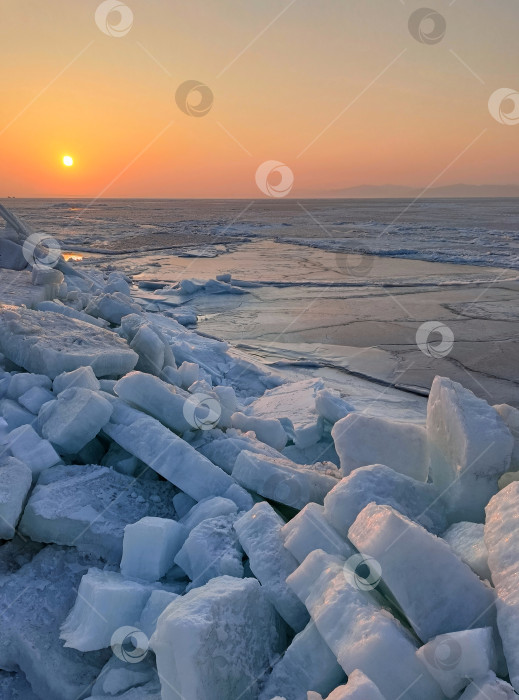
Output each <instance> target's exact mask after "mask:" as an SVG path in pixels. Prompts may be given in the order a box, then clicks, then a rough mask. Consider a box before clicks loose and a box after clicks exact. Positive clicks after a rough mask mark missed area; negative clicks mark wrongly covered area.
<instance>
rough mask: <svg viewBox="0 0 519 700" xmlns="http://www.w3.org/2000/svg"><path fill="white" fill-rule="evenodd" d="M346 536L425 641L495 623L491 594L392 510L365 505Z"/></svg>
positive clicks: (444, 548)
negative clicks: (373, 566)
mask: <svg viewBox="0 0 519 700" xmlns="http://www.w3.org/2000/svg"><path fill="white" fill-rule="evenodd" d="M348 537H349V538H350V540H351V541H352V542H353V544H354V545H355V546H356V547H357V549H358V550H359V552H362V553H363V555H365V556H368V555H369V556H370V557H373V558H374V559H375V560H376V561H377V562H378V566H379V567H380V568H381V570H382V578H383V581H384V583H385V584H386V585H387V587H388V588H389V590H390V591H391V593H392V594H393V596H394V597H395V599H396V601H397V603H398V605H399V606H400V608H401V610H402V612H403V614H404V615H405V616H406V617H407V619H408V620H409V624H410V625H411V627H412V628H413V629H414V631H415V632H416V634H417V635H418V637H419V638H420V639H421V640H422V641H423V642H427V641H429V640H430V639H432V638H433V637H436V636H437V635H438V634H445V633H447V632H457V631H460V630H465V629H470V628H472V627H482V626H485V627H487V626H494V625H495V617H496V614H495V607H494V602H495V595H494V592H493V590H492V589H491V588H489V587H487V586H485V584H484V583H483V582H482V581H481V579H480V578H479V577H478V576H476V574H475V573H474V572H473V571H472V570H471V569H469V567H468V566H467V565H466V564H464V563H463V562H462V561H460V560H459V559H458V557H457V556H456V555H455V554H454V552H453V551H452V549H451V548H450V547H449V545H448V544H447V543H446V542H444V540H442V539H440V538H439V537H435V536H434V535H432V534H431V533H429V532H427V530H425V528H423V527H422V526H421V525H418V524H416V523H414V522H412V521H411V520H408V519H407V518H405V517H404V516H403V515H401V514H400V513H398V512H397V511H395V510H394V509H393V508H391V507H389V506H379V505H376V504H375V503H371V504H370V505H368V506H366V507H365V508H364V510H363V511H362V512H361V513H360V515H359V516H358V518H357V520H356V521H355V522H354V523H353V525H352V526H351V528H350V530H349V533H348ZM411 571H412V575H411ZM460 591H463V597H462V599H460V597H459V596H460Z"/></svg>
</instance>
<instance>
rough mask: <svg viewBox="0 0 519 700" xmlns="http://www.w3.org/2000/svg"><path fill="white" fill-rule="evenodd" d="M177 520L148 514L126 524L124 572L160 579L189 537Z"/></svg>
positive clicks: (130, 574)
mask: <svg viewBox="0 0 519 700" xmlns="http://www.w3.org/2000/svg"><path fill="white" fill-rule="evenodd" d="M186 535H187V532H186V529H185V527H184V526H183V525H181V524H180V523H178V522H177V521H176V520H170V519H168V518H153V517H150V516H147V517H145V518H141V519H140V520H138V521H137V522H136V523H131V524H130V525H126V527H125V528H124V539H123V557H122V559H121V573H122V574H123V575H124V576H126V577H129V578H137V579H143V580H145V581H158V580H159V579H160V578H162V577H163V576H164V575H165V573H166V572H167V571H168V570H169V569H171V567H172V566H173V560H174V559H175V556H176V555H177V554H178V552H179V550H180V548H181V547H182V545H183V543H184V541H185V539H186Z"/></svg>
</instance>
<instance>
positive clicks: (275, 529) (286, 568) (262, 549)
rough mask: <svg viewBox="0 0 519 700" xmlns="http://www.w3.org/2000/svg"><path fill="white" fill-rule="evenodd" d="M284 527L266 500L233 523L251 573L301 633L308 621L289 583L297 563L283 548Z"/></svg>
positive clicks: (282, 614) (273, 602)
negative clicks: (288, 577)
mask: <svg viewBox="0 0 519 700" xmlns="http://www.w3.org/2000/svg"><path fill="white" fill-rule="evenodd" d="M283 525H284V522H283V520H282V518H281V517H280V516H279V515H278V514H277V513H276V512H275V511H274V509H273V508H272V507H271V506H270V505H269V504H268V503H266V502H265V501H262V502H261V503H256V505H255V506H254V508H252V509H251V510H250V511H249V512H248V513H245V515H242V516H241V518H239V519H238V520H237V521H236V522H235V523H234V527H235V529H236V532H237V533H238V538H239V540H240V544H241V546H242V547H243V549H244V550H245V552H246V554H247V555H248V557H249V560H250V568H251V571H252V573H253V574H254V576H256V578H257V579H258V580H259V581H260V583H261V585H262V586H263V588H264V589H265V592H266V594H267V597H268V598H269V600H270V601H271V603H272V605H273V606H274V607H275V608H276V610H277V611H278V613H279V614H280V615H281V617H282V618H283V619H284V620H285V621H286V622H288V624H289V625H290V627H292V629H293V630H295V631H296V632H300V631H301V630H302V629H303V628H304V627H305V625H306V624H307V622H308V614H307V612H306V610H305V608H304V606H303V605H302V604H301V603H300V602H299V601H298V600H297V598H296V596H295V595H294V593H292V591H291V590H290V588H289V587H288V586H287V584H286V578H287V576H289V574H291V573H292V572H293V571H294V570H295V569H296V568H297V565H298V562H297V560H296V559H295V558H294V557H293V556H292V555H291V554H290V552H289V551H288V550H287V549H285V547H284V546H283V536H282V534H281V528H282V527H283Z"/></svg>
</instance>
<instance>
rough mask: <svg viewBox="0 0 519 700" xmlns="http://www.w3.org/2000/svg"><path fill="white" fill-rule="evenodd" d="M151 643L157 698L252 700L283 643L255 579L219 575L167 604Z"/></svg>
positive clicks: (281, 628) (280, 630) (256, 695)
mask: <svg viewBox="0 0 519 700" xmlns="http://www.w3.org/2000/svg"><path fill="white" fill-rule="evenodd" d="M179 640H181V642H180V643H179ZM151 645H152V648H153V651H154V652H155V654H156V657H157V668H158V671H159V676H160V678H161V684H162V700H179V698H182V697H184V698H189V700H222V699H223V698H229V699H230V698H238V697H239V698H240V700H255V698H257V697H258V690H259V683H260V681H261V679H262V676H263V675H264V674H266V672H267V671H268V669H269V668H270V667H271V665H272V663H273V661H274V660H275V658H276V657H277V655H278V654H279V653H280V652H281V651H282V649H283V648H284V646H285V639H284V630H283V627H282V625H281V621H280V620H279V618H278V617H277V614H276V612H275V610H274V608H273V607H272V605H271V604H270V603H269V601H268V599H267V597H266V595H265V592H264V590H263V587H262V586H260V584H259V583H258V581H256V580H255V579H252V578H248V579H238V578H232V577H230V576H222V577H219V578H215V579H212V581H209V583H207V584H206V585H205V586H202V587H201V588H196V589H194V590H192V591H190V592H189V593H187V594H186V595H184V596H182V597H181V598H178V599H177V600H176V601H174V602H173V603H171V604H170V605H169V606H168V607H167V608H166V610H165V611H164V612H163V613H162V615H161V616H160V617H159V620H158V623H157V629H156V631H155V634H154V635H153V637H152V638H151Z"/></svg>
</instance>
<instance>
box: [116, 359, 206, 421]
mask: <svg viewBox="0 0 519 700" xmlns="http://www.w3.org/2000/svg"><path fill="white" fill-rule="evenodd" d="M114 391H115V393H116V394H117V396H119V398H121V399H124V401H127V402H128V403H129V404H131V405H132V406H135V407H136V408H139V409H140V410H141V411H145V412H146V413H149V415H150V416H153V417H154V418H156V419H157V420H159V421H160V422H161V423H163V425H165V426H166V427H168V428H170V429H171V430H175V431H176V432H177V433H183V432H185V431H186V430H192V429H193V427H194V426H193V425H191V424H190V423H189V422H188V420H187V419H186V415H189V414H187V413H186V412H185V404H186V400H187V399H188V398H189V395H187V394H186V393H185V392H183V391H182V390H179V389H177V388H175V387H174V386H172V385H171V384H166V382H163V381H162V380H161V379H159V378H158V377H154V376H152V375H151V374H144V373H143V372H131V373H130V374H127V375H126V376H125V377H123V378H122V379H120V380H119V381H118V382H117V384H116V385H115V387H114Z"/></svg>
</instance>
